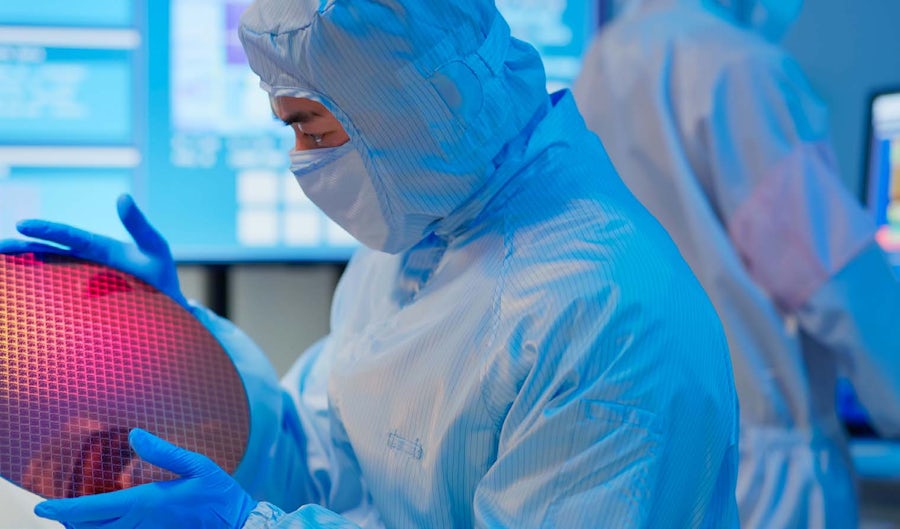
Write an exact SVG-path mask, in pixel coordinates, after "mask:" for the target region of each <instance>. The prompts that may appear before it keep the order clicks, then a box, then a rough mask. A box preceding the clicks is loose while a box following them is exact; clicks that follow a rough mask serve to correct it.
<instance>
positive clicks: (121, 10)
mask: <svg viewBox="0 0 900 529" xmlns="http://www.w3.org/2000/svg"><path fill="white" fill-rule="evenodd" d="M595 2H596V0H498V2H497V4H498V7H499V8H500V9H501V11H502V12H503V13H504V15H505V16H506V17H507V18H508V19H509V22H510V25H511V27H512V32H513V34H514V35H516V36H517V37H519V38H522V39H524V40H528V41H530V42H532V43H533V44H534V45H535V46H536V47H537V48H538V50H539V51H540V52H541V54H542V56H543V58H544V60H545V61H546V67H547V72H548V88H549V89H551V90H553V89H556V88H558V87H562V86H567V85H568V84H570V83H571V82H572V80H573V79H574V77H575V75H577V73H578V63H579V59H580V56H581V52H582V50H583V49H584V47H585V46H586V44H587V40H588V38H589V37H590V34H591V32H592V31H593V28H594V27H595V26H596V20H597V8H596V6H595ZM249 4H250V0H130V1H129V0H82V1H80V2H75V3H73V2H70V1H67V0H28V1H27V2H18V1H15V2H13V1H8V2H0V78H2V79H3V82H2V83H0V238H2V237H10V236H14V235H15V230H14V223H15V221H16V220H18V219H21V218H28V217H37V218H45V219H50V220H56V221H60V222H65V223H68V224H73V225H75V226H78V227H81V228H84V229H88V230H91V231H95V232H100V233H103V234H106V235H110V236H113V237H117V238H122V239H125V238H127V234H126V233H125V232H124V230H123V229H122V228H121V226H120V225H119V222H118V220H117V218H116V214H115V198H116V197H117V196H118V195H119V194H120V193H123V192H129V193H131V194H132V195H134V196H135V199H136V201H137V202H138V204H139V205H140V206H141V207H142V208H143V209H144V211H145V212H146V213H147V215H148V216H149V218H150V219H151V221H152V222H153V223H154V224H155V225H156V226H157V227H158V228H159V229H160V231H161V232H162V233H163V234H164V235H165V236H166V238H167V239H168V240H169V242H170V244H171V246H172V250H173V253H174V255H175V258H176V259H177V260H179V261H180V262H193V263H233V262H249V261H257V262H258V261H343V260H345V259H347V258H348V257H349V256H350V254H351V253H352V251H353V250H354V249H355V248H356V246H357V243H356V242H355V241H354V240H353V239H352V238H351V237H350V236H349V235H348V234H347V233H346V232H344V230H342V229H341V228H340V227H338V226H337V225H336V224H334V223H333V222H332V221H330V220H329V219H328V218H327V217H325V215H324V214H323V213H322V212H321V211H320V210H319V209H318V208H317V207H316V206H314V205H313V204H312V202H310V201H309V200H308V199H307V198H306V197H305V196H304V195H303V193H302V192H301V191H300V188H299V186H298V185H297V184H296V182H295V180H294V178H293V176H292V175H291V174H290V172H289V171H288V156H287V152H288V150H289V149H290V148H291V147H292V145H293V139H292V134H291V131H290V129H289V128H287V127H284V126H283V125H282V124H281V123H280V122H278V121H276V120H274V119H273V116H272V112H271V109H270V108H269V103H268V98H267V96H266V95H265V94H264V93H263V91H262V90H261V89H260V88H259V86H258V79H257V78H256V76H255V75H254V74H253V73H252V72H251V71H250V69H249V67H248V66H247V64H246V57H245V56H244V54H243V50H242V49H241V46H240V43H239V41H238V39H237V33H236V28H237V25H238V20H239V17H240V14H241V13H242V12H243V10H244V9H245V8H246V7H247V6H248V5H249Z"/></svg>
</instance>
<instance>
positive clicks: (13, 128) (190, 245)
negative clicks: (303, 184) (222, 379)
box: [0, 0, 900, 529]
mask: <svg viewBox="0 0 900 529" xmlns="http://www.w3.org/2000/svg"><path fill="white" fill-rule="evenodd" d="M150 3H151V0H143V1H141V0H136V1H133V2H128V1H125V0H87V1H86V2H80V3H76V4H68V3H66V2H60V1H56V0H33V1H31V2H28V3H27V5H21V4H22V3H19V2H4V3H3V5H2V6H0V73H2V75H0V78H4V79H5V81H4V82H3V83H0V238H2V237H7V236H11V235H13V226H14V222H15V221H16V220H18V219H19V218H23V217H40V218H50V219H52V220H60V221H63V222H67V223H71V224H74V225H77V226H80V227H84V228H86V229H91V230H95V231H100V232H105V233H108V234H109V235H112V236H117V237H122V238H124V237H125V235H124V232H121V231H118V232H117V231H115V230H117V229H120V228H118V222H117V220H116V217H115V197H116V196H117V195H118V194H119V193H121V192H126V191H127V192H131V193H132V194H134V195H135V197H136V199H137V201H138V203H139V204H141V205H142V207H144V208H145V210H146V211H147V214H148V216H149V217H150V219H151V221H152V222H154V224H156V225H157V227H158V228H159V229H160V230H161V231H162V232H163V234H164V235H165V236H166V237H167V238H169V240H170V242H172V244H173V249H174V250H175V255H176V258H177V259H179V261H180V262H181V263H182V264H181V265H180V266H179V276H180V279H181V282H182V287H183V290H184V292H185V294H186V296H188V297H189V298H194V299H197V300H199V301H200V302H202V303H204V304H206V305H208V306H210V307H211V308H213V309H214V310H216V311H217V312H219V313H221V314H223V315H226V316H227V317H229V318H230V319H232V320H233V321H234V322H235V323H236V324H237V325H238V326H240V327H241V328H242V329H244V330H245V331H246V332H247V333H248V334H249V335H250V336H251V337H252V338H254V339H255V340H256V342H257V343H258V344H259V345H260V346H261V348H262V349H263V350H264V351H266V353H267V354H268V355H269V357H270V359H271V361H272V363H273V365H274V366H275V368H276V369H277V370H278V372H279V373H284V372H285V371H286V370H287V369H288V367H289V366H290V364H291V363H292V362H293V360H294V359H295V358H296V357H297V355H298V354H299V353H300V352H302V351H303V350H304V349H305V348H306V347H307V346H309V345H310V344H312V343H313V342H314V341H315V340H317V339H318V338H319V337H321V336H322V335H324V334H325V333H327V332H328V318H329V310H330V300H331V295H332V292H333V290H334V287H335V285H336V284H337V281H338V279H339V277H340V274H341V272H342V270H343V266H344V263H345V261H346V259H347V258H348V257H349V255H350V253H351V252H352V250H353V248H354V246H355V245H354V243H353V241H352V239H350V238H349V236H348V235H347V234H346V233H343V232H342V230H340V229H339V228H338V227H336V225H333V224H332V223H330V221H328V219H327V218H325V217H324V216H323V215H322V214H321V213H320V212H318V211H317V210H316V209H315V207H314V206H312V204H311V203H309V202H308V200H305V197H303V196H302V195H301V194H300V193H299V191H298V190H297V186H296V184H295V183H294V182H293V181H292V177H291V176H290V173H289V172H288V171H287V156H286V152H287V150H288V149H289V148H290V143H291V135H290V131H289V130H286V129H285V128H284V127H282V126H281V125H280V124H279V123H277V122H276V121H275V120H273V119H272V117H271V113H270V111H269V110H268V108H267V101H266V99H265V96H264V94H262V91H260V90H259V89H258V87H257V86H256V85H255V78H254V77H253V76H252V75H251V74H250V72H249V69H248V68H247V67H246V64H245V62H244V58H243V56H242V52H241V50H240V45H239V43H238V42H237V37H236V35H235V34H234V29H235V28H236V25H237V17H238V16H239V14H240V12H241V11H242V9H243V8H245V7H246V5H248V4H249V0H235V1H229V0H168V1H166V2H161V1H159V0H152V4H153V5H152V8H151V7H150ZM497 4H498V7H500V9H501V11H503V12H504V14H505V15H506V16H507V18H508V19H509V21H510V24H511V26H512V27H513V31H514V32H515V33H517V36H519V37H520V38H523V39H525V40H529V41H531V42H532V43H534V44H535V45H536V46H537V47H538V48H539V50H540V51H541V52H542V55H543V56H544V59H545V62H546V64H547V69H548V88H549V89H550V90H555V89H558V88H562V87H565V86H567V85H568V84H569V82H571V80H572V79H573V78H574V76H575V75H576V74H577V71H578V57H579V56H580V53H581V51H582V49H583V48H584V45H585V44H586V42H587V40H588V39H589V38H590V34H591V32H592V31H594V30H597V29H598V28H600V29H599V30H602V23H603V21H604V20H605V18H606V9H607V8H606V6H605V3H604V2H603V1H602V0H568V1H566V0H498V1H497ZM92 14H93V15H94V16H93V18H92ZM196 20H206V21H219V22H220V23H218V24H216V23H200V24H197V23H192V21H196ZM897 20H900V3H898V2H896V1H895V0H866V1H853V0H807V2H806V4H805V6H804V8H803V11H802V13H801V16H800V18H799V20H798V21H797V23H796V24H795V25H794V26H793V27H792V29H791V30H790V31H789V32H788V34H787V35H786V36H785V38H784V40H783V42H782V44H783V45H784V47H785V48H787V49H788V51H789V52H790V53H792V54H793V56H794V57H795V58H796V59H797V60H798V62H799V63H800V65H801V67H802V68H803V70H804V71H805V73H806V74H807V76H808V77H809V78H810V80H811V82H812V84H813V86H814V88H815V90H816V91H817V92H818V93H819V94H820V95H821V97H822V98H823V99H824V100H825V102H826V103H827V105H828V107H829V109H830V121H831V132H832V140H833V144H834V147H835V151H836V153H837V157H838V162H839V165H840V169H841V177H842V179H843V182H844V184H845V185H846V186H847V188H848V189H850V190H851V192H852V193H853V194H854V195H856V196H859V197H860V199H861V200H863V197H864V193H865V190H864V187H865V175H866V171H867V170H868V162H867V160H866V155H867V152H868V151H867V146H868V144H869V141H870V138H869V126H870V124H869V118H870V117H869V104H870V99H871V96H872V94H873V93H876V92H878V91H883V90H889V89H897V90H900V55H898V54H897V53H896V50H898V49H900V32H898V31H897V26H896V21H897ZM60 27H62V28H64V29H65V31H60V30H59V28H60ZM60 76H61V77H60ZM35 79H37V80H38V81H39V83H38V84H37V85H35V83H34V80H35ZM51 79H55V80H51ZM59 79H63V80H62V81H60V80H59ZM9 80H11V81H12V82H7V81H9ZM40 81H43V82H45V88H46V89H42V87H41V84H40ZM91 83H97V84H96V86H93V85H92V84H91ZM35 86H37V87H36V88H35ZM92 93H93V94H94V95H93V96H90V95H84V94H92ZM101 95H102V96H101ZM73 116H74V117H73ZM98 124H100V125H98ZM853 446H854V456H855V460H856V462H857V467H858V470H859V472H860V474H861V476H862V478H863V479H862V482H861V483H862V485H861V486H862V489H861V501H862V514H863V527H865V528H867V529H879V528H888V527H900V501H898V498H900V440H898V441H897V442H896V444H895V443H893V442H890V441H887V440H880V439H872V438H859V439H857V440H856V441H855V442H854V445H853ZM2 502H3V499H2V498H0V512H2V510H3V509H2Z"/></svg>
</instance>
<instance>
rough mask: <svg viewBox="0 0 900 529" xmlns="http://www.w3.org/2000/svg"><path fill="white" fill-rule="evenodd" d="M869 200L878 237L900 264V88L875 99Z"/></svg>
mask: <svg viewBox="0 0 900 529" xmlns="http://www.w3.org/2000/svg"><path fill="white" fill-rule="evenodd" d="M870 114H871V119H872V122H871V133H870V134H871V137H870V144H869V156H868V175H867V176H866V203H867V206H868V208H869V210H870V211H871V212H872V215H873V216H874V218H875V223H876V225H877V226H878V231H877V234H876V238H877V240H878V242H879V244H881V246H882V248H884V249H885V251H887V252H888V254H890V255H891V258H892V260H893V261H894V264H895V265H896V264H900V92H896V93H885V94H881V95H878V96H876V97H875V98H873V99H872V107H871V113H870Z"/></svg>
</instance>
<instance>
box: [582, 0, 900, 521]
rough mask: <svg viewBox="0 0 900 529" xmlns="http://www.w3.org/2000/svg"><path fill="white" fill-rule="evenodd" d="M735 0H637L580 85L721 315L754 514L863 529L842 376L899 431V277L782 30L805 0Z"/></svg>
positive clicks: (746, 516)
mask: <svg viewBox="0 0 900 529" xmlns="http://www.w3.org/2000/svg"><path fill="white" fill-rule="evenodd" d="M725 3H726V2H724V1H723V2H722V4H721V5H720V4H718V3H716V2H713V1H711V0H710V1H704V0H643V1H642V0H635V1H632V2H624V5H623V9H622V12H621V13H620V14H619V15H618V16H617V17H616V18H615V19H614V20H613V21H612V22H611V23H610V24H609V25H608V26H606V27H604V28H603V29H602V30H601V32H600V33H599V34H598V36H597V38H596V39H595V41H594V42H593V44H592V46H591V47H590V49H589V51H588V52H587V54H586V57H585V61H584V67H583V68H584V69H583V71H582V73H581V75H580V78H579V79H578V81H577V82H576V85H575V90H574V92H575V97H576V101H577V102H578V105H579V107H580V110H581V111H582V113H583V114H584V116H585V119H586V121H587V124H588V127H589V128H591V129H593V130H594V131H595V132H597V133H598V135H599V136H600V138H601V139H602V141H603V143H604V145H605V147H606V148H607V151H608V153H609V155H610V157H611V158H612V160H613V163H614V165H615V166H616V168H617V169H618V171H619V173H620V175H621V177H622V179H623V180H624V181H625V183H626V184H627V185H628V186H629V187H630V188H631V190H632V191H633V192H634V193H635V195H636V196H637V197H638V199H640V200H641V201H642V202H643V203H644V204H645V205H646V206H647V207H648V209H650V211H651V212H652V213H653V214H654V215H656V217H657V218H658V219H659V220H660V221H661V222H662V224H663V226H665V227H666V228H667V229H668V231H669V233H670V234H671V235H672V237H673V239H674V240H675V242H676V244H677V245H678V247H679V249H680V250H681V252H682V254H683V255H684V256H685V258H686V259H687V261H688V263H689V264H690V265H691V267H692V268H693V270H694V272H695V273H696V274H697V276H698V277H699V279H700V281H701V283H702V284H703V285H704V287H705V288H706V290H707V292H708V293H709V295H710V297H711V298H712V300H713V304H714V305H715V306H716V308H717V310H718V312H719V315H720V317H721V318H722V320H723V322H724V324H725V327H726V333H727V335H728V340H729V346H730V348H731V352H732V361H733V363H734V369H735V378H736V384H737V388H738V396H739V399H740V402H741V441H740V453H741V460H740V467H739V477H738V487H737V497H738V505H739V509H740V512H741V521H742V527H745V528H750V529H754V528H760V529H778V528H804V527H810V528H813V527H815V528H840V529H847V528H852V527H855V526H856V524H857V507H856V494H855V489H854V482H853V477H852V474H853V470H852V466H851V462H850V461H849V458H848V457H847V450H846V443H845V440H844V433H843V430H842V427H841V424H840V423H839V421H838V418H837V415H836V412H835V408H834V401H835V395H834V388H835V379H836V376H837V375H838V373H839V371H840V370H842V369H843V370H846V372H847V374H848V375H849V376H850V377H851V379H852V380H853V381H854V382H855V386H856V388H857V390H858V392H859V396H860V398H861V400H862V401H863V403H864V404H865V405H866V406H867V407H868V410H869V411H870V413H871V418H872V419H873V421H874V423H875V425H876V427H878V428H880V429H881V431H882V432H883V433H885V434H889V435H894V434H897V433H900V363H898V362H897V359H898V355H900V333H897V331H896V328H897V324H898V323H900V320H898V317H900V288H898V286H897V282H896V281H895V278H894V276H893V273H892V270H891V269H890V266H889V264H888V262H887V261H886V259H885V257H884V255H883V253H882V252H881V250H880V249H879V248H878V247H877V246H876V244H875V243H874V239H873V233H874V229H873V225H872V223H871V222H870V221H869V219H868V217H867V215H866V214H865V212H864V211H863V210H862V209H861V207H860V206H858V205H857V203H856V201H855V200H854V198H853V197H852V196H851V195H850V194H849V193H848V192H847V191H845V189H844V188H843V187H842V185H841V182H840V180H839V178H838V174H837V166H836V164H835V160H834V156H833V154H832V149H831V147H830V145H829V139H828V134H827V125H826V118H827V116H826V110H825V108H824V107H823V105H822V103H821V102H820V101H819V100H818V99H817V98H816V96H815V95H814V94H813V93H812V91H811V89H810V87H809V85H808V83H807V81H806V79H804V77H803V75H802V73H801V72H800V70H799V68H798V67H797V64H796V63H795V62H794V61H793V60H792V59H791V58H790V57H788V56H787V55H786V53H785V52H784V51H782V50H781V49H779V48H778V47H777V46H775V45H774V44H772V42H771V41H772V40H774V39H776V38H778V37H779V36H780V34H781V33H782V32H783V31H784V30H785V29H786V28H787V27H788V26H789V24H790V22H791V21H792V19H793V18H794V17H795V16H796V15H797V14H798V13H799V11H800V7H801V2H800V1H799V0H797V1H793V0H766V1H762V0H761V1H759V2H752V1H750V2H747V1H744V2H730V3H729V5H730V6H731V7H728V8H726V7H723V5H724V4H725Z"/></svg>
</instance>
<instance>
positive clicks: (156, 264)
mask: <svg viewBox="0 0 900 529" xmlns="http://www.w3.org/2000/svg"><path fill="white" fill-rule="evenodd" d="M116 206H117V208H118V211H119V219H121V221H122V224H123V225H124V226H125V229H126V230H128V233H129V234H130V235H131V238H132V239H134V242H135V243H136V244H129V243H126V242H122V241H119V240H117V239H113V238H111V237H104V236H102V235H98V234H95V233H91V232H88V231H84V230H80V229H78V228H74V227H72V226H68V225H66V224H59V223H57V222H50V221H46V220H23V221H20V222H19V223H18V224H16V229H18V230H19V233H21V234H22V235H25V236H26V237H31V238H33V239H38V240H21V239H6V240H3V241H0V253H13V252H51V253H57V254H63V255H71V256H73V257H79V258H81V259H86V260H88V261H94V262H98V263H102V264H105V265H108V266H111V267H113V268H116V269H118V270H121V271H123V272H127V273H129V274H131V275H133V276H135V277H138V278H140V279H142V280H144V281H146V282H147V283H149V284H151V285H153V286H154V287H156V288H157V289H159V290H160V291H162V292H164V293H165V294H167V295H168V296H169V297H171V298H172V299H174V300H175V301H176V302H178V303H179V304H180V305H181V306H182V307H185V308H187V309H189V308H190V307H189V306H188V302H187V300H186V299H185V297H184V294H182V293H181V287H180V286H179V284H178V274H177V272H176V269H175V261H174V260H173V259H172V252H171V251H170V250H169V244H168V243H167V242H166V240H165V239H164V238H163V237H162V235H160V234H159V232H157V231H156V229H154V228H153V226H151V225H150V223H149V222H148V221H147V219H146V217H144V214H143V213H141V210H140V209H138V207H137V205H136V204H135V203H134V199H132V198H131V196H130V195H122V196H120V197H119V200H118V202H117V204H116ZM48 243H51V244H48Z"/></svg>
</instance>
